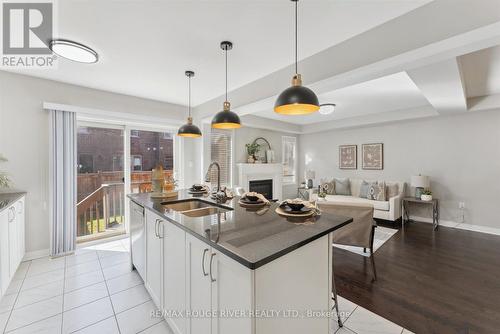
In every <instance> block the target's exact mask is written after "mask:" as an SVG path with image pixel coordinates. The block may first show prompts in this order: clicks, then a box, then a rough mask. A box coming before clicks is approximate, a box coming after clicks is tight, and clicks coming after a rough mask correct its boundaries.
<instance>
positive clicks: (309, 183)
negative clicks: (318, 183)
mask: <svg viewBox="0 0 500 334" xmlns="http://www.w3.org/2000/svg"><path fill="white" fill-rule="evenodd" d="M305 176H306V180H307V188H309V189H311V188H312V187H313V180H314V179H315V178H316V173H315V172H314V171H312V170H307V171H306V175H305Z"/></svg>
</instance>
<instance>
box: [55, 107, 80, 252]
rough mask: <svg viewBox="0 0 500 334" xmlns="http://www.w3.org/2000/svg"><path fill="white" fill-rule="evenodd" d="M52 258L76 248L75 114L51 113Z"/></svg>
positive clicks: (58, 111) (57, 111)
mask: <svg viewBox="0 0 500 334" xmlns="http://www.w3.org/2000/svg"><path fill="white" fill-rule="evenodd" d="M49 154H50V160H49V162H50V167H49V170H50V176H49V177H50V189H49V192H50V195H49V196H50V197H49V198H50V211H49V215H50V233H51V238H50V244H51V246H50V255H51V256H60V255H64V254H68V253H71V252H73V251H74V250H75V248H76V114H75V113H73V112H68V111H61V110H51V111H50V151H49Z"/></svg>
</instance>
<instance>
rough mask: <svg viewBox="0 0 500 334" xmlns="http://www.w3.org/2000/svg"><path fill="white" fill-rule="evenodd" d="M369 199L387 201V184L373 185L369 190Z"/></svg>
mask: <svg viewBox="0 0 500 334" xmlns="http://www.w3.org/2000/svg"><path fill="white" fill-rule="evenodd" d="M367 198H368V199H371V200H375V201H385V182H380V183H373V184H372V185H371V186H370V189H369V190H368V196H367Z"/></svg>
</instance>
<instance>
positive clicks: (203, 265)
mask: <svg viewBox="0 0 500 334" xmlns="http://www.w3.org/2000/svg"><path fill="white" fill-rule="evenodd" d="M208 251H209V249H208V248H205V249H204V250H203V257H202V258H201V270H202V271H203V276H208V273H207V272H206V271H205V255H206V254H207V252H208Z"/></svg>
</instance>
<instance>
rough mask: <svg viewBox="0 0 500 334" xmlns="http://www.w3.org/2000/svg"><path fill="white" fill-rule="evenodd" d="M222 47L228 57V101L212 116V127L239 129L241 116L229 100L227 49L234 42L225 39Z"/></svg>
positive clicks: (229, 48)
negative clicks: (233, 108)
mask: <svg viewBox="0 0 500 334" xmlns="http://www.w3.org/2000/svg"><path fill="white" fill-rule="evenodd" d="M220 47H221V49H222V50H224V54H225V59H226V101H224V108H223V110H222V111H219V112H218V113H217V114H215V116H214V118H212V128H214V129H237V128H240V127H241V121H240V117H239V116H238V114H237V113H235V112H233V111H231V104H230V103H229V101H228V100H227V51H229V50H231V49H232V48H233V43H231V42H228V41H223V42H221V43H220Z"/></svg>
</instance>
